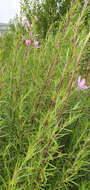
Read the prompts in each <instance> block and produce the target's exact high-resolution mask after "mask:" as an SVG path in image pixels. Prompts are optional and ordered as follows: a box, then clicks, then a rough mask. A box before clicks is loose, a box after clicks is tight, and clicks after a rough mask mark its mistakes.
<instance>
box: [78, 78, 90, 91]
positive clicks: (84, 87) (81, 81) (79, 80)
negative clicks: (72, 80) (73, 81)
mask: <svg viewBox="0 0 90 190" xmlns="http://www.w3.org/2000/svg"><path fill="white" fill-rule="evenodd" d="M85 83H86V80H85V79H82V80H81V76H79V77H78V88H81V89H83V90H86V89H88V88H89V86H86V85H85Z"/></svg>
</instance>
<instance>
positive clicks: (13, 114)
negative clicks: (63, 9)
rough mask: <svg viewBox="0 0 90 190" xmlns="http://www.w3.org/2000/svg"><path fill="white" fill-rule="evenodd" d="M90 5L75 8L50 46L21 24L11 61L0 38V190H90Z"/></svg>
mask: <svg viewBox="0 0 90 190" xmlns="http://www.w3.org/2000/svg"><path fill="white" fill-rule="evenodd" d="M87 6H88V0H86V1H84V3H83V7H82V8H81V4H80V2H79V1H78V0H75V1H74V2H73V1H71V5H70V8H69V11H68V12H67V14H66V16H65V17H64V18H63V19H62V22H61V21H60V27H59V30H58V32H57V34H56V36H53V34H52V31H51V29H50V30H49V31H48V34H47V36H46V40H45V41H43V40H42V39H40V36H39V34H36V33H35V28H34V23H33V22H32V23H30V22H29V21H26V23H25V24H24V25H23V24H22V21H20V23H19V26H17V29H16V31H15V32H14V34H13V43H12V47H11V50H10V54H8V56H7V57H6V56H5V57H4V55H5V50H6V47H8V46H9V40H8V43H6V41H5V40H4V39H6V38H5V36H4V37H3V38H2V39H1V42H2V47H0V189H1V190H59V189H61V190H84V189H85V190H89V189H90V182H89V181H90V177H89V176H90V166H89V165H90V159H89V158H90V124H89V123H90V121H89V117H90V101H89V97H90V88H89V87H90V84H89V75H88V72H84V69H83V68H84V64H87V52H88V48H87V47H88V41H89V38H90V33H88V30H87V28H86V26H85V25H84V19H85V13H86V10H87ZM34 19H35V18H34ZM35 22H39V18H38V20H37V19H36V20H35ZM39 42H42V43H40V48H39ZM10 43H11V42H10ZM86 68H87V70H89V69H88V64H87V66H86ZM80 76H82V77H80ZM76 89H78V90H76Z"/></svg>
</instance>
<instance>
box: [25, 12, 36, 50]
mask: <svg viewBox="0 0 90 190" xmlns="http://www.w3.org/2000/svg"><path fill="white" fill-rule="evenodd" d="M34 19H35V20H36V21H37V20H38V18H37V16H34ZM26 26H27V27H28V28H29V29H30V32H31V30H32V24H30V23H29V21H28V20H27V21H26ZM35 36H39V34H36V35H35ZM31 41H33V40H32V39H30V40H25V43H26V46H27V47H29V46H30V45H31ZM33 44H34V46H35V47H36V48H40V46H39V45H38V44H39V42H38V41H35V40H34V41H33Z"/></svg>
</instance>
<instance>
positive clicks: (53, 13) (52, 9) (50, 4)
mask: <svg viewBox="0 0 90 190" xmlns="http://www.w3.org/2000/svg"><path fill="white" fill-rule="evenodd" d="M30 2H31V1H29V0H27V1H26V0H24V2H23V6H22V7H23V11H24V14H25V15H26V17H27V18H28V20H30V22H31V20H32V16H33V15H37V17H38V24H37V23H36V31H37V33H40V34H41V37H43V38H45V37H46V34H47V32H48V30H49V28H50V27H51V26H52V28H53V33H56V31H57V29H58V27H59V22H60V20H61V18H62V16H64V15H65V13H66V12H67V10H68V9H69V5H70V0H67V1H64V0H49V1H48V0H44V1H38V0H36V1H32V3H30Z"/></svg>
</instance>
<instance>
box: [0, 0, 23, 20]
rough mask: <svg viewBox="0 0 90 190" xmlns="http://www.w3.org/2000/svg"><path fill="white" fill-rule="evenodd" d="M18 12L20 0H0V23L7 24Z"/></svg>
mask: <svg viewBox="0 0 90 190" xmlns="http://www.w3.org/2000/svg"><path fill="white" fill-rule="evenodd" d="M19 12H20V0H0V23H8V22H9V20H10V19H13V18H14V17H15V15H16V14H19Z"/></svg>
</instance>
